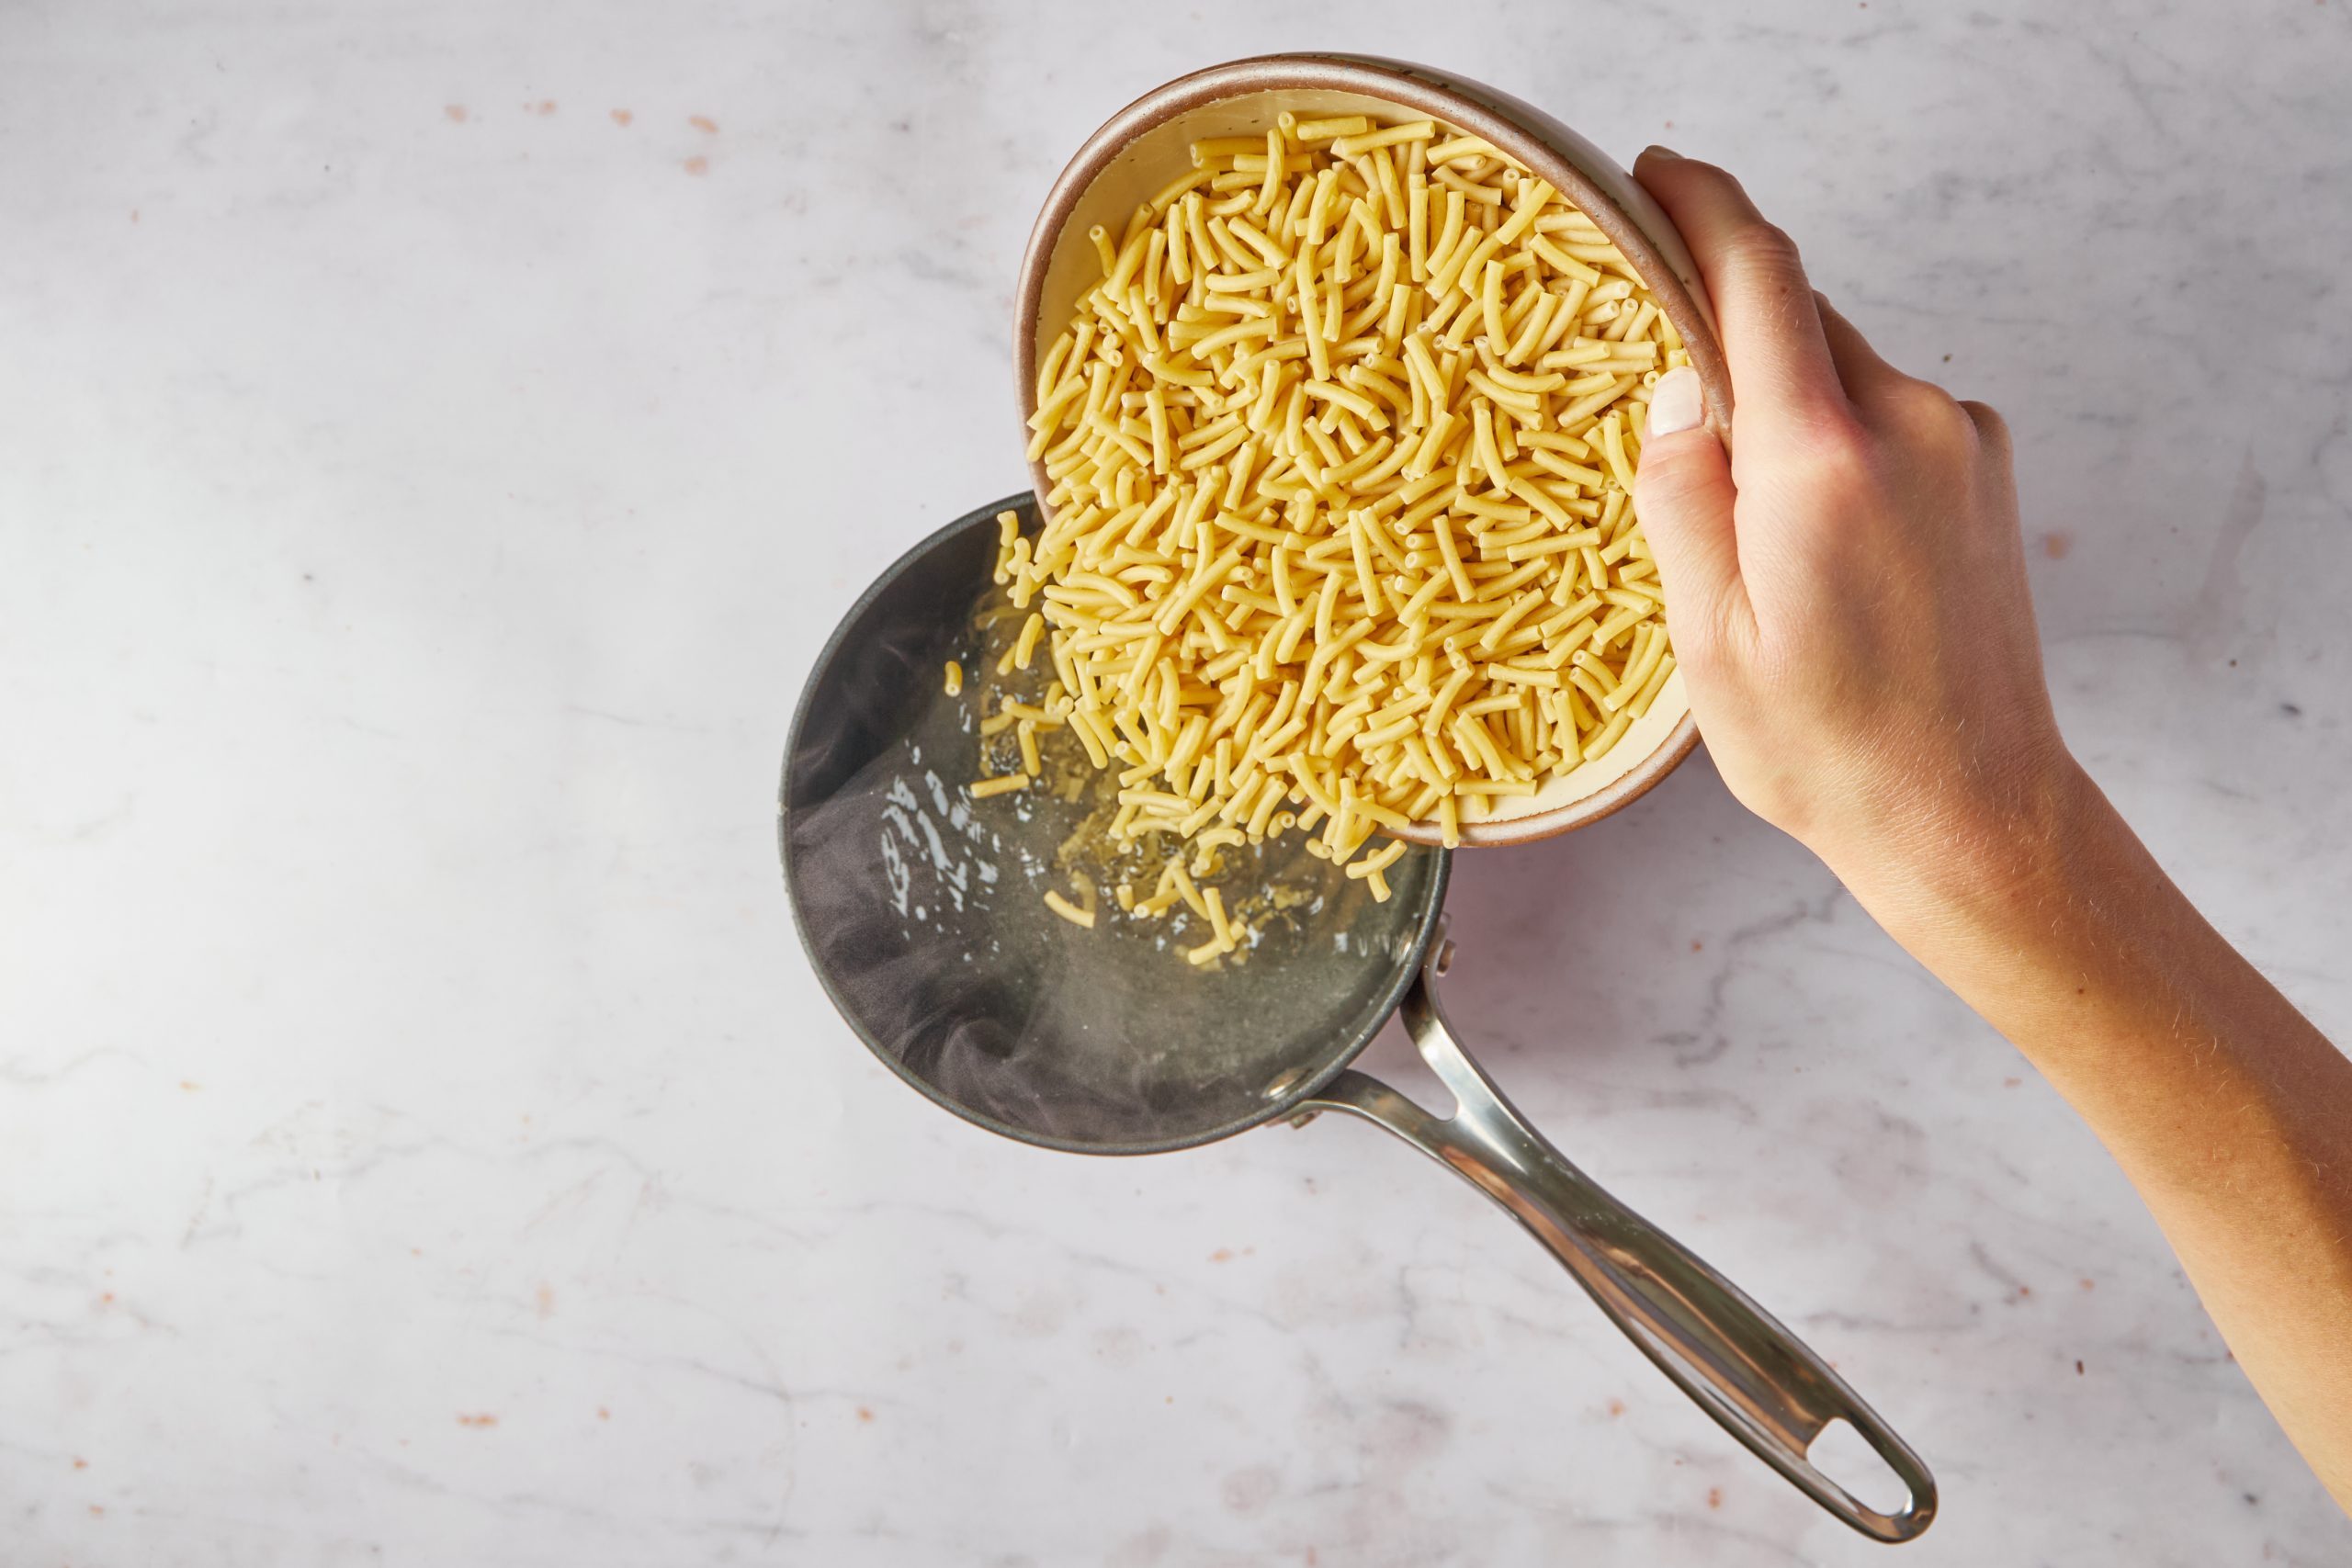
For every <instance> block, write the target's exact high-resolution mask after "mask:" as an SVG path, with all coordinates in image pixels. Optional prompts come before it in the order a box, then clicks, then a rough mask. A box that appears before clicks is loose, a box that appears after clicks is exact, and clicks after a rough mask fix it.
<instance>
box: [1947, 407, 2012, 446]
mask: <svg viewBox="0 0 2352 1568" xmlns="http://www.w3.org/2000/svg"><path fill="white" fill-rule="evenodd" d="M1956 406H1957V407H1958V408H1959V410H1960V412H1962V413H1963V414H1966V415H1967V416H1968V422H1969V423H1970V424H1971V425H1973V427H1974V428H1975V430H1976V434H1977V436H1978V438H1979V439H1981V440H1982V441H1983V442H1984V444H1985V446H1988V447H1990V448H1991V449H1993V450H1994V451H1996V452H2007V450H2008V449H2009V422H2008V421H2007V420H2006V419H2003V418H2002V417H2001V411H2000V410H1998V409H1996V408H1995V407H1994V406H1993V405H1992V404H1990V403H1980V402H1977V401H1976V400H1973V399H1971V400H1968V401H1966V402H1963V403H1960V404H1958V405H1956Z"/></svg>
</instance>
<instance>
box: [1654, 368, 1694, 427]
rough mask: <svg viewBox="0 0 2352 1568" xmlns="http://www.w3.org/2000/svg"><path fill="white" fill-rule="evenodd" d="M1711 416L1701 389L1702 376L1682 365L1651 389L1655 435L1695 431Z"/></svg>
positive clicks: (1658, 379)
mask: <svg viewBox="0 0 2352 1568" xmlns="http://www.w3.org/2000/svg"><path fill="white" fill-rule="evenodd" d="M1706 417H1707V402H1706V399H1705V397H1704V396H1703V395H1702V393H1701V391H1700V389H1699V373H1698V372H1697V371H1696V370H1693V369H1691V367H1689V366H1688V365H1678V366H1676V367H1674V368H1673V369H1671V370H1669V371H1668V372H1667V373H1666V374H1665V375H1663V376H1661V377H1659V378H1657V386H1655V387H1653V388H1651V389H1650V429H1649V433H1650V434H1651V435H1653V436H1658V435H1672V434H1675V433H1676V432H1678V431H1683V430H1695V429H1697V428H1698V426H1699V422H1700V421H1701V420H1702V419H1705V418H1706Z"/></svg>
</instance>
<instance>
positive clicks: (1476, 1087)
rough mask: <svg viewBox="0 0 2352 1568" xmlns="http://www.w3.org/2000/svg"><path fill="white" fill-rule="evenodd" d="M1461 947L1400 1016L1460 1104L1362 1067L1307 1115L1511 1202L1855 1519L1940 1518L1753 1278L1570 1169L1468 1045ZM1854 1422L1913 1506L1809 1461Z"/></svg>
mask: <svg viewBox="0 0 2352 1568" xmlns="http://www.w3.org/2000/svg"><path fill="white" fill-rule="evenodd" d="M1446 948H1447V944H1446V943H1444V942H1438V943H1435V944H1433V948H1432V954H1433V955H1432V958H1431V960H1430V964H1426V965H1424V967H1423V968H1422V970H1421V972H1420V973H1419V975H1418V976H1416V977H1415V979H1414V982H1413V986H1412V988H1411V989H1410V990H1409V991H1408V992H1407V993H1406V996H1405V999H1404V1002H1403V1004H1402V1006H1401V1008H1400V1009H1399V1014H1400V1016H1401V1017H1402V1018H1403V1019H1404V1021H1405V1023H1406V1027H1407V1028H1408V1030H1410V1031H1411V1032H1412V1036H1413V1042H1414V1043H1415V1044H1417V1045H1418V1046H1419V1047H1420V1052H1421V1055H1422V1056H1423V1057H1424V1058H1425V1059H1427V1061H1428V1062H1429V1065H1430V1066H1431V1067H1432V1068H1434V1069H1435V1070H1436V1072H1437V1075H1438V1077H1440V1078H1441V1079H1442V1080H1443V1082H1444V1084H1445V1086H1446V1088H1447V1089H1450V1090H1452V1091H1453V1097H1454V1099H1455V1100H1456V1102H1457V1107H1458V1108H1457V1109H1456V1110H1455V1111H1454V1113H1453V1115H1452V1116H1450V1117H1440V1116H1434V1115H1432V1114H1430V1112H1429V1111H1426V1110H1424V1109H1423V1108H1422V1107H1421V1106H1419V1104H1417V1103H1415V1102H1414V1101H1413V1100H1408V1099H1407V1098H1406V1097H1405V1096H1404V1095H1402V1094H1399V1093H1398V1092H1397V1090H1395V1089H1391V1088H1389V1087H1388V1086H1387V1085H1386V1084H1384V1083H1382V1082H1381V1081H1380V1080H1379V1079H1377V1078H1375V1077H1371V1076H1369V1075H1368V1074H1365V1073H1362V1072H1358V1071H1355V1070H1354V1069H1352V1068H1351V1069H1349V1070H1348V1071H1346V1072H1343V1073H1341V1074H1340V1076H1339V1077H1336V1078H1334V1079H1332V1080H1331V1082H1330V1083H1329V1084H1328V1085H1326V1086H1325V1087H1324V1088H1323V1089H1321V1090H1320V1091H1319V1092H1318V1093H1317V1095H1316V1096H1315V1098H1313V1099H1311V1100H1307V1101H1306V1102H1305V1103H1304V1105H1303V1106H1302V1107H1301V1109H1302V1110H1305V1111H1346V1112H1347V1113H1349V1114H1350V1115H1353V1116H1361V1117H1363V1119H1364V1120H1366V1121H1368V1122H1376V1123H1378V1124H1379V1125H1381V1126H1383V1127H1385V1128H1386V1129H1388V1131H1390V1132H1392V1133H1394V1134H1397V1136H1398V1137H1400V1138H1402V1139H1404V1140H1405V1141H1406V1142H1407V1143H1408V1144H1410V1145H1413V1146H1414V1147H1415V1148H1418V1149H1419V1150H1420V1151H1421V1152H1422V1153H1423V1154H1426V1155H1428V1156H1430V1157H1431V1158H1433V1159H1436V1160H1438V1161H1440V1162H1441V1163H1442V1164H1443V1165H1445V1166H1446V1167H1447V1168H1450V1169H1452V1170H1453V1172H1454V1174H1455V1175H1457V1176H1460V1177H1461V1178H1463V1179H1464V1180H1466V1181H1468V1182H1470V1183H1472V1184H1473V1185H1475V1186H1476V1187H1477V1188H1478V1190H1480V1191H1482V1192H1484V1193H1486V1194H1487V1197H1489V1198H1492V1199H1493V1200H1494V1201H1496V1202H1498V1203H1499V1204H1501V1205H1502V1206H1503V1207H1504V1208H1505V1209H1507V1210H1509V1211H1510V1213H1511V1215H1512V1217H1513V1218H1515V1219H1517V1220H1518V1221H1519V1223H1520V1224H1522V1225H1524V1226H1526V1227H1527V1229H1528V1230H1529V1231H1530V1232H1531V1233H1532V1234H1533V1235H1534V1236H1535V1238H1536V1239H1537V1240H1538V1241H1540V1242H1542V1243H1543V1244H1544V1247H1545V1248H1546V1249H1548V1250H1549V1251H1550V1252H1551V1254H1552V1255H1553V1256H1554V1257H1555V1258H1558V1259H1559V1260H1560V1262H1561V1263H1562V1264H1563V1265H1564V1266H1565V1267H1566V1269H1567V1270H1568V1272H1569V1273H1571V1274H1573V1275H1575V1276H1576V1278H1577V1283H1579V1284H1581V1285H1582V1286H1583V1287H1584V1288H1585V1290H1586V1291H1587V1292H1589V1293H1590V1294H1591V1296H1592V1299H1593V1300H1594V1301H1596V1302H1598V1303H1600V1310H1601V1311H1602V1312H1604V1313H1607V1314H1609V1316H1610V1318H1611V1321H1613V1322H1614V1323H1615V1324H1616V1325H1617V1326H1618V1327H1620V1328H1622V1329H1623V1330H1624V1331H1625V1334H1626V1335H1627V1337H1630V1338H1631V1339H1632V1340H1633V1341H1634V1344H1636V1345H1638V1346H1640V1347H1641V1348H1642V1350H1643V1352H1644V1353H1645V1355H1647V1356H1648V1357H1649V1359H1651V1360H1653V1361H1655V1362H1657V1366H1658V1369H1659V1370H1660V1371H1663V1372H1665V1373H1666V1375H1667V1376H1668V1377H1669V1378H1672V1379H1673V1380H1674V1381H1675V1382H1677V1383H1679V1385H1681V1388H1682V1390H1683V1392H1684V1393H1688V1394H1690V1396H1691V1398H1692V1399H1694V1400H1696V1401H1698V1403H1699V1405H1700V1407H1701V1408H1702V1409H1703V1410H1705V1411H1706V1412H1707V1414H1708V1415H1710V1416H1713V1417H1714V1418H1715V1420H1716V1421H1717V1422H1719V1423H1721V1424H1722V1426H1723V1427H1724V1430H1726V1431H1728V1432H1729V1433H1731V1435H1732V1436H1733V1437H1735V1438H1738V1439H1739V1440H1740V1441H1741V1442H1742V1443H1745V1444H1746V1445H1747V1447H1748V1449H1749V1450H1751V1451H1752V1452H1754V1453H1755V1454H1756V1456H1757V1457H1758V1458H1759V1459H1761V1460H1762V1461H1764V1462H1765V1463H1767V1464H1769V1465H1770V1466H1771V1467H1772V1468H1773V1469H1775V1470H1777V1471H1779V1472H1781V1474H1782V1475H1784V1476H1786V1477H1787V1478H1788V1479H1789V1481H1790V1482H1791V1483H1793V1484H1794V1485H1795V1486H1796V1487H1797V1489H1798V1490H1800V1491H1802V1492H1803V1493H1804V1495H1806V1496H1808V1497H1811V1498H1812V1499H1813V1500H1814V1501H1815V1502H1816V1503H1818V1504H1820V1505H1821V1506H1823V1507H1825V1508H1826V1509H1828V1510H1829V1512H1831V1513H1832V1514H1835V1515H1836V1516H1837V1517H1839V1518H1840V1519H1843V1520H1844V1521H1845V1522H1846V1523H1847V1524H1849V1525H1851V1526H1852V1527H1853V1528H1854V1529H1858V1530H1860V1531H1861V1532H1862V1534H1864V1535H1866V1536H1869V1537H1871V1539H1872V1540H1883V1541H1890V1542H1894V1541H1905V1540H1912V1539H1913V1538H1915V1537H1917V1535H1919V1534H1920V1533H1921V1532H1922V1531H1924V1530H1925V1529H1927V1528H1928V1524H1929V1523H1930V1522H1931V1521H1932V1520H1933V1519H1934V1518H1935V1516H1936V1483H1935V1478H1934V1477H1933V1476H1932V1475H1930V1474H1929V1473H1928V1467H1927V1466H1926V1465H1924V1464H1922V1463H1921V1462H1920V1461H1919V1456H1918V1455H1917V1454H1916V1453H1914V1452H1912V1450H1911V1447H1910V1445H1909V1444H1907V1443H1905V1441H1904V1440H1903V1439H1902V1438H1899V1437H1897V1436H1896V1435H1895V1434H1894V1430H1893V1429H1892V1428H1891V1427H1888V1426H1887V1424H1886V1423H1885V1422H1884V1421H1883V1420H1881V1419H1880V1418H1879V1416H1878V1413H1877V1412H1876V1411H1873V1410H1872V1409H1871V1407H1870V1406H1869V1405H1867V1404H1863V1403H1862V1400H1861V1397H1860V1395H1858V1394H1857V1393H1854V1391H1853V1390H1852V1389H1850V1388H1849V1387H1847V1386H1846V1383H1845V1381H1844V1380H1843V1379H1841V1378H1840V1377H1838V1374H1837V1373H1836V1372H1834V1371H1830V1369H1829V1367H1828V1364H1827V1363H1826V1362H1825V1361H1823V1360H1822V1359H1821V1358H1820V1357H1819V1356H1817V1355H1815V1353H1814V1352H1813V1350H1812V1349H1811V1348H1808V1347H1807V1346H1806V1345H1805V1344H1804V1342H1803V1341H1801V1340H1799V1339H1798V1338H1797V1337H1796V1336H1795V1335H1793V1334H1792V1333H1790V1332H1789V1330H1788V1329H1787V1328H1786V1327H1784V1326H1783V1325H1781V1323H1780V1322H1779V1321H1778V1320H1777V1319H1775V1318H1774V1317H1773V1316H1772V1315H1771V1314H1769V1313H1767V1312H1766V1311H1765V1310H1764V1309H1763V1308H1762V1307H1759V1306H1758V1305H1757V1304H1756V1303H1754V1302H1752V1301H1750V1300H1748V1299H1747V1294H1746V1293H1745V1292H1742V1291H1741V1290H1740V1289H1739V1287H1738V1286H1736V1285H1735V1284H1733V1283H1732V1282H1731V1281H1730V1280H1726V1279H1724V1277H1723V1276H1722V1275H1721V1274H1718V1273H1716V1272H1715V1270H1714V1269H1712V1268H1710V1267H1709V1266H1708V1265H1707V1264H1705V1263H1703V1262H1702V1261H1701V1260H1700V1259H1699V1258H1697V1257H1695V1256H1694V1255H1693V1254H1692V1253H1691V1251H1690V1250H1689V1249H1688V1248H1686V1247H1683V1246H1682V1244H1681V1243H1679V1242H1678V1241H1676V1240H1675V1239H1674V1238H1673V1237H1672V1236H1669V1235H1667V1234H1666V1233H1665V1232H1664V1231H1662V1230H1659V1229H1658V1228H1657V1226H1656V1225H1653V1224H1650V1223H1649V1222H1648V1221H1647V1220H1645V1219H1643V1218H1642V1217H1641V1216H1640V1215H1639V1214H1636V1213H1634V1212H1633V1211H1632V1210H1631V1209H1628V1208H1627V1207H1625V1205H1624V1204H1623V1203H1621V1202H1619V1201H1617V1200H1616V1199H1614V1198H1612V1197H1611V1196H1610V1195H1609V1194H1608V1193H1607V1192H1606V1191H1604V1190H1602V1189H1601V1188H1600V1184H1599V1183H1597V1182H1595V1181H1594V1180H1593V1179H1591V1178H1590V1177H1589V1176H1587V1175H1585V1173H1584V1172H1583V1171H1581V1170H1578V1169H1577V1168H1576V1167H1575V1166H1574V1165H1572V1164H1570V1163H1569V1162H1568V1161H1567V1160H1566V1158H1565V1157H1564V1156H1562V1155H1561V1154H1560V1152H1559V1151H1558V1150H1556V1149H1555V1148H1554V1147H1553V1146H1552V1145H1550V1144H1549V1143H1548V1142H1546V1141H1545V1140H1544V1136H1543V1135H1542V1134H1539V1133H1537V1132H1536V1131H1535V1130H1534V1129H1533V1128H1532V1127H1530V1126H1529V1125H1528V1124H1527V1122H1525V1121H1524V1120H1523V1119H1522V1118H1521V1116H1520V1114H1519V1112H1518V1111H1515V1110H1513V1109H1512V1107H1511V1105H1510V1101H1509V1100H1505V1099H1504V1098H1503V1096H1502V1093H1501V1091H1500V1090H1498V1089H1496V1088H1495V1086H1494V1084H1493V1082H1492V1081H1491V1080H1490V1079H1489V1078H1488V1077H1487V1075H1486V1073H1485V1072H1484V1071H1483V1070H1482V1069H1481V1068H1480V1067H1479V1066H1478V1065H1477V1063H1476V1062H1475V1061H1473V1060H1472V1059H1471V1057H1470V1054H1469V1053H1468V1052H1466V1051H1464V1049H1463V1048H1462V1045H1461V1043H1460V1042H1458V1041H1457V1040H1455V1039H1454V1037H1453V1033H1452V1032H1451V1031H1449V1030H1448V1028H1447V1027H1446V1022H1445V1018H1444V1015H1443V1014H1442V1012H1441V1011H1440V1010H1439V1009H1438V1005H1437V996H1436V992H1435V990H1434V988H1433V987H1432V984H1431V981H1432V978H1433V974H1434V972H1436V970H1437V969H1438V967H1439V966H1440V965H1441V964H1442V956H1440V955H1442V953H1444V952H1445V951H1446ZM1838 1419H1843V1420H1845V1421H1847V1422H1848V1423H1849V1424H1851V1426H1852V1427H1853V1428H1854V1430H1855V1431H1857V1432H1859V1433H1860V1435H1861V1437H1862V1438H1863V1440H1864V1441H1866V1442H1868V1443H1869V1444H1870V1446H1871V1448H1872V1449H1873V1450H1876V1451H1877V1453H1878V1455H1879V1457H1880V1458H1881V1459H1882V1460H1883V1461H1885V1462H1886V1464H1887V1467H1888V1468H1889V1469H1890V1470H1892V1471H1893V1472H1894V1474H1895V1475H1896V1476H1897V1477H1898V1478H1900V1479H1901V1481H1902V1483H1903V1485H1904V1489H1905V1493H1906V1494H1907V1495H1908V1497H1909V1501H1908V1503H1907V1504H1906V1505H1905V1506H1904V1507H1903V1509H1902V1510H1901V1511H1900V1512H1898V1513H1894V1514H1885V1513H1881V1512H1880V1511H1879V1510H1877V1509H1875V1508H1872V1507H1871V1506H1868V1505H1866V1504H1864V1503H1862V1502H1861V1501H1860V1499H1859V1498H1857V1497H1855V1496H1854V1495H1852V1494H1851V1493H1849V1492H1848V1491H1847V1490H1846V1489H1845V1488H1844V1487H1843V1486H1840V1485H1839V1484H1838V1483H1837V1482H1835V1481H1833V1480H1831V1479H1830V1478H1829V1477H1828V1476H1827V1475H1826V1474H1825V1473H1823V1472H1822V1471H1821V1470H1820V1469H1819V1468H1818V1467H1817V1466H1815V1464H1814V1463H1813V1461H1812V1460H1811V1459H1809V1458H1808V1457H1807V1450H1810V1449H1811V1448H1812V1446H1813V1441H1814V1439H1815V1437H1817V1436H1818V1435H1819V1434H1820V1432H1821V1430H1822V1428H1823V1427H1826V1426H1827V1425H1828V1424H1829V1423H1830V1422H1831V1421H1833V1420H1838Z"/></svg>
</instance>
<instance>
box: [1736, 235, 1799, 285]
mask: <svg viewBox="0 0 2352 1568" xmlns="http://www.w3.org/2000/svg"><path fill="white" fill-rule="evenodd" d="M1725 249H1727V250H1728V251H1729V252H1730V254H1731V259H1732V261H1733V262H1734V264H1736V265H1738V266H1741V267H1744V268H1748V269H1752V270H1754V271H1756V272H1758V273H1763V274H1766V275H1768V276H1775V277H1786V276H1791V275H1792V274H1796V275H1801V274H1802V273H1803V272H1804V260H1803V258H1802V257H1801V256H1800V255H1799V254H1798V253H1797V243H1796V242H1795V241H1794V240H1792V239H1791V238H1790V237H1789V232H1788V231H1787V230H1785V229H1781V228H1779V227H1777V226H1776V225H1773V224H1770V223H1763V222H1757V223H1744V224H1742V225H1740V227H1739V228H1737V229H1736V230H1735V231H1733V232H1732V234H1731V237H1730V238H1729V240H1728V241H1727V242H1726V243H1725Z"/></svg>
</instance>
